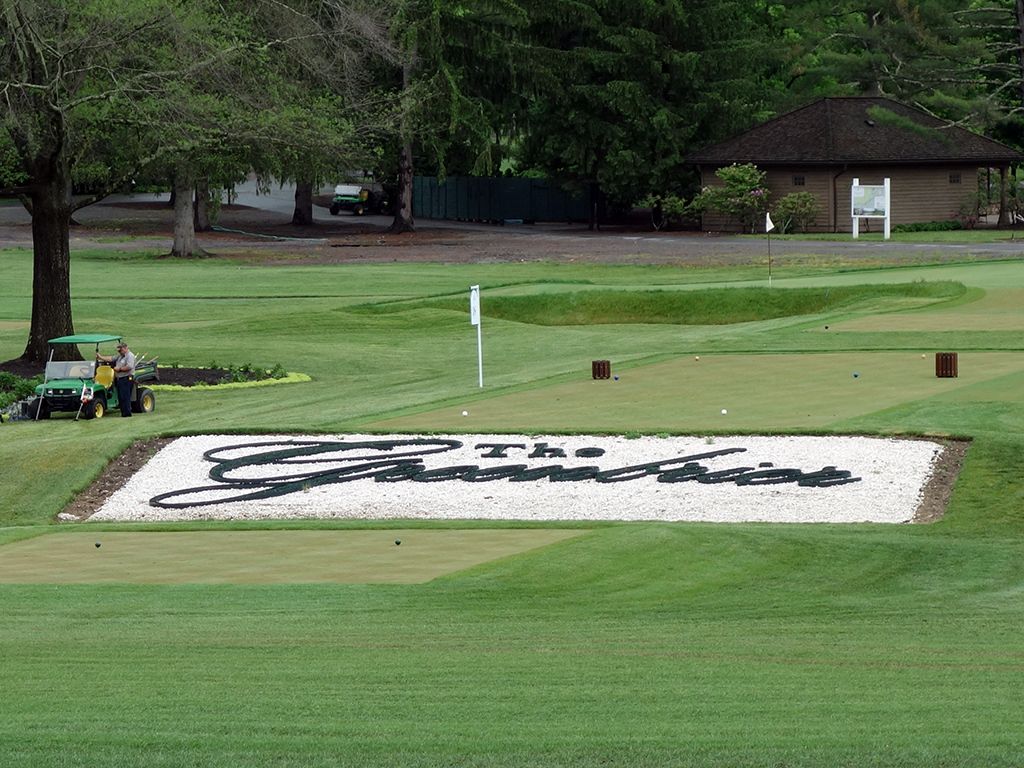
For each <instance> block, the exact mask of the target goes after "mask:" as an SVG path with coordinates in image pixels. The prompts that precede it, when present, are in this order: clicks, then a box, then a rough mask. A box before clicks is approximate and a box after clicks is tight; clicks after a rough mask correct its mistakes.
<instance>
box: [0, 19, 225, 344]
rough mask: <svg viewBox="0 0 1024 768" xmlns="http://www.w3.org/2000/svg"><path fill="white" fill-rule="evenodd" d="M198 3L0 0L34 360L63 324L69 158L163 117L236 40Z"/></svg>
mask: <svg viewBox="0 0 1024 768" xmlns="http://www.w3.org/2000/svg"><path fill="white" fill-rule="evenodd" d="M211 8H212V9H213V11H214V12H216V6H211ZM205 10H207V9H204V8H203V7H202V5H201V4H199V3H196V4H193V5H183V4H180V3H172V2H166V1H165V0H0V94H2V96H3V113H2V115H0V125H2V127H3V130H4V131H5V132H6V133H7V136H8V137H9V138H10V141H11V143H12V144H13V146H14V148H15V150H16V152H17V155H18V160H19V162H20V164H21V167H22V169H23V171H24V173H25V175H26V177H27V181H26V183H25V195H24V197H25V203H26V206H27V207H28V208H29V210H30V212H31V214H32V238H33V278H32V279H33V284H32V318H31V325H30V329H29V338H28V343H27V345H26V347H25V351H24V353H23V358H24V359H26V360H31V361H42V360H44V359H45V356H46V341H47V339H49V338H52V337H54V336H61V335H65V334H68V333H72V332H73V331H74V326H73V321H72V311H71V291H70V270H71V263H70V249H69V238H68V227H69V222H70V218H71V214H72V211H73V210H74V209H75V207H76V206H80V205H82V204H83V203H84V202H87V201H86V200H78V201H75V200H73V198H72V194H71V193H72V182H73V179H74V173H75V168H76V163H79V162H81V161H82V159H83V158H86V157H88V156H89V153H90V152H91V151H92V150H93V148H94V147H98V146H100V145H101V144H103V143H104V142H105V141H106V138H107V137H109V136H110V135H112V134H120V135H123V136H126V137H127V136H131V135H134V134H133V127H134V128H137V129H138V130H140V131H143V132H144V131H145V130H152V129H153V128H154V127H156V126H160V127H161V128H166V127H167V126H168V124H170V125H173V119H174V110H173V109H166V108H165V107H167V106H168V105H170V104H173V99H172V97H173V93H174V91H175V88H176V87H177V86H179V85H180V84H182V83H186V82H190V81H193V80H196V79H199V78H202V77H203V76H204V75H205V73H206V72H207V71H208V70H209V68H210V67H211V66H212V65H213V64H214V63H223V62H224V61H226V60H227V58H228V57H229V56H230V55H231V54H232V53H233V52H237V51H239V50H241V49H242V48H244V43H243V42H239V41H237V40H235V39H234V38H233V37H232V36H231V34H230V32H227V31H224V28H223V27H221V26H218V25H216V24H215V23H211V22H212V19H211V17H210V15H209V14H208V13H205V12H204V11H205ZM211 30H216V32H211ZM158 106H159V107H160V108H159V109H158V108H157V107H158ZM109 146H110V145H109V144H108V149H109ZM115 151H116V152H121V153H122V155H121V156H123V148H120V147H118V148H116V149H115ZM156 152H157V154H159V153H160V148H159V147H157V148H156ZM131 160H132V161H133V162H137V161H139V160H141V158H140V157H138V156H136V157H134V158H131ZM114 181H116V180H114V179H112V178H107V179H106V182H108V183H109V182H114Z"/></svg>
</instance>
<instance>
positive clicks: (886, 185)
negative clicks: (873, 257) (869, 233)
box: [883, 176, 891, 240]
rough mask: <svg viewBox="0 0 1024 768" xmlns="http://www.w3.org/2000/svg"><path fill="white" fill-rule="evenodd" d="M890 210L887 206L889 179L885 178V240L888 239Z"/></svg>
mask: <svg viewBox="0 0 1024 768" xmlns="http://www.w3.org/2000/svg"><path fill="white" fill-rule="evenodd" d="M890 208H891V206H890V205H889V177H888V176H886V177H885V235H884V236H883V237H884V239H885V240H888V239H889V209H890Z"/></svg>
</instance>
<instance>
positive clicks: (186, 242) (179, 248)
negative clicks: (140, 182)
mask: <svg viewBox="0 0 1024 768" xmlns="http://www.w3.org/2000/svg"><path fill="white" fill-rule="evenodd" d="M193 187H194V185H193V183H192V180H191V178H189V175H188V174H187V173H185V172H184V171H181V170H179V171H178V172H177V173H176V174H175V175H174V245H172V246H171V256H179V257H183V258H191V257H193V256H205V255H206V253H205V252H204V251H203V250H202V248H200V247H199V246H198V245H197V244H196V228H195V220H194V218H193V212H192V190H193Z"/></svg>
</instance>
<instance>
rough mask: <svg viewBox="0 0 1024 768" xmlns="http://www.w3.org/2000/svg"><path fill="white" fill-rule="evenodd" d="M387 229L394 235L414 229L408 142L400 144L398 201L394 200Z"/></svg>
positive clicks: (410, 149)
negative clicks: (392, 211)
mask: <svg viewBox="0 0 1024 768" xmlns="http://www.w3.org/2000/svg"><path fill="white" fill-rule="evenodd" d="M388 229H389V231H391V232H395V233H401V232H413V231H415V229H416V225H415V222H414V221H413V218H412V143H411V142H408V141H407V142H405V143H403V144H402V150H401V152H400V153H399V155H398V199H397V200H395V218H394V220H393V221H392V222H391V226H390V227H389V228H388Z"/></svg>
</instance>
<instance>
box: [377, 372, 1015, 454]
mask: <svg viewBox="0 0 1024 768" xmlns="http://www.w3.org/2000/svg"><path fill="white" fill-rule="evenodd" d="M1022 371H1024V355H1021V354H1020V353H1016V352H967V353H961V354H960V355H959V373H960V375H959V377H958V378H955V379H951V378H943V379H940V378H936V376H935V357H934V355H933V354H932V353H931V352H928V353H924V352H842V353H829V354H814V355H807V354H782V355H701V358H700V360H696V359H695V358H694V357H685V358H677V359H674V360H669V361H666V362H661V363H656V364H653V365H646V366H641V367H637V368H629V369H623V370H618V369H616V368H615V366H614V362H613V371H612V372H613V373H615V374H619V380H618V381H615V380H613V379H608V380H602V381H594V380H591V379H590V378H589V371H587V374H586V375H587V376H588V378H582V376H581V379H580V380H578V381H572V382H566V383H562V384H557V385H553V386H549V387H545V388H543V389H535V390H529V391H525V392H517V393H514V394H510V395H505V396H501V397H494V398H491V399H487V400H480V401H475V402H471V403H466V404H461V403H460V404H459V405H455V406H451V407H448V408H443V409H438V410H435V411H429V412H426V413H420V414H414V415H410V416H406V417H400V418H395V419H387V420H383V421H376V422H373V423H372V424H369V425H367V426H368V427H369V428H371V429H375V430H376V429H380V430H385V431H395V432H418V431H424V432H429V431H436V432H445V431H460V432H470V431H481V432H500V431H502V430H503V429H505V428H507V427H506V425H508V424H513V423H514V424H518V425H519V426H520V431H522V432H536V433H545V432H572V431H579V430H580V429H588V430H595V431H608V432H629V431H633V430H636V431H643V432H659V431H672V432H691V433H692V432H701V431H705V430H706V431H709V432H716V433H719V434H721V433H723V432H728V431H729V430H742V431H745V432H750V431H784V430H814V429H827V428H830V427H831V425H833V424H835V423H838V422H843V421H845V420H848V419H852V418H857V417H861V416H864V415H867V414H870V413H875V412H877V411H881V410H884V409H887V408H893V407H896V406H899V405H902V404H904V403H908V402H912V401H917V400H922V399H924V398H931V397H948V396H951V395H952V394H953V393H956V392H959V391H962V392H963V393H965V395H966V396H968V397H970V394H969V393H971V392H979V393H980V392H982V391H984V397H985V398H986V399H1001V400H1012V401H1015V402H1024V392H1022V391H1021V389H1020V388H1019V387H1018V386H1017V379H1016V378H1015V377H1014V376H1013V374H1017V373H1020V372H1022ZM854 374H856V376H855V375H854ZM983 383H989V386H987V387H979V385H981V384H983ZM995 390H998V392H996V391H995ZM997 395H998V397H997ZM723 408H724V409H726V411H727V413H726V414H723V413H722V409H723ZM463 410H466V411H468V415H467V416H465V417H464V416H462V415H461V414H462V411H463Z"/></svg>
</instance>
